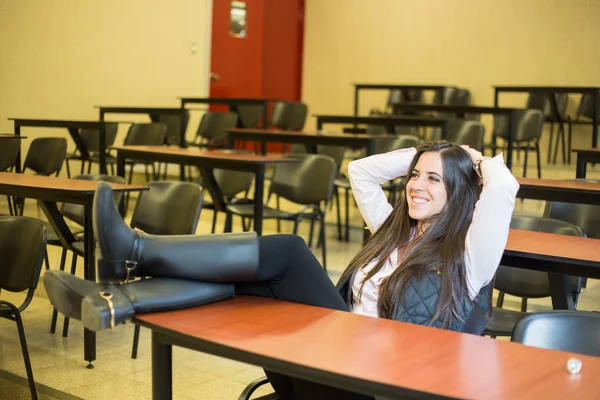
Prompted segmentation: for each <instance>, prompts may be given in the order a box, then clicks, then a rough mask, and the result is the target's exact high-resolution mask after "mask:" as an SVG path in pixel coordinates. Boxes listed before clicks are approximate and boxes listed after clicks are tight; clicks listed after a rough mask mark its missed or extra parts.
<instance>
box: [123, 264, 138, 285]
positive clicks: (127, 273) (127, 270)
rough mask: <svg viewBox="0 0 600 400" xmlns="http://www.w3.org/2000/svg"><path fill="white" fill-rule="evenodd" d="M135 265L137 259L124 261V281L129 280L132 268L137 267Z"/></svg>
mask: <svg viewBox="0 0 600 400" xmlns="http://www.w3.org/2000/svg"><path fill="white" fill-rule="evenodd" d="M137 266H138V263H137V261H130V260H126V261H125V282H129V280H130V279H131V277H130V274H131V272H132V271H133V270H134V269H136V268H137Z"/></svg>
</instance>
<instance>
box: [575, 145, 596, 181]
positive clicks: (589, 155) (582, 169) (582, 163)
mask: <svg viewBox="0 0 600 400" xmlns="http://www.w3.org/2000/svg"><path fill="white" fill-rule="evenodd" d="M572 151H573V152H575V153H577V170H576V172H575V177H576V178H578V179H584V178H585V175H586V170H587V163H600V149H598V148H595V149H573V150H572Z"/></svg>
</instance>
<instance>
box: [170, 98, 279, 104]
mask: <svg viewBox="0 0 600 400" xmlns="http://www.w3.org/2000/svg"><path fill="white" fill-rule="evenodd" d="M178 99H179V100H181V102H183V103H200V104H225V105H227V104H233V105H236V104H264V102H266V101H278V100H277V99H270V98H261V97H178Z"/></svg>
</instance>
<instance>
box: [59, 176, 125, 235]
mask: <svg viewBox="0 0 600 400" xmlns="http://www.w3.org/2000/svg"><path fill="white" fill-rule="evenodd" d="M73 179H78V180H82V181H95V182H99V181H104V182H110V183H125V178H123V177H122V176H113V175H103V174H97V175H77V176H75V177H73ZM122 196H123V193H122V192H115V202H116V203H119V202H120V201H121V197H122ZM60 213H61V214H62V215H63V216H64V217H65V218H68V219H70V220H71V221H73V222H75V223H77V224H79V225H81V226H83V225H84V223H85V209H84V207H83V205H81V204H72V203H63V204H62V205H61V206H60Z"/></svg>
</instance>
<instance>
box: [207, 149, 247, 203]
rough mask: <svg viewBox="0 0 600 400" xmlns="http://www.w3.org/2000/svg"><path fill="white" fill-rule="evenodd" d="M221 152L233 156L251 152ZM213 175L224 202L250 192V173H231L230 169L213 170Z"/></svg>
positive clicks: (229, 150) (230, 150)
mask: <svg viewBox="0 0 600 400" xmlns="http://www.w3.org/2000/svg"><path fill="white" fill-rule="evenodd" d="M221 151H222V152H226V153H235V154H252V152H250V151H247V150H234V149H227V150H221ZM213 174H214V176H215V180H216V181H217V184H218V185H219V189H220V190H221V193H222V194H223V197H224V198H225V199H226V200H229V199H232V198H233V197H235V196H236V195H237V194H238V193H241V192H247V191H248V190H250V186H251V185H252V181H253V179H254V174H253V173H251V172H244V171H233V170H230V169H220V168H215V169H213Z"/></svg>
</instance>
